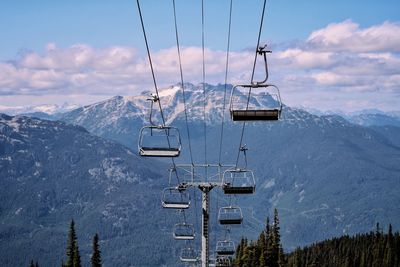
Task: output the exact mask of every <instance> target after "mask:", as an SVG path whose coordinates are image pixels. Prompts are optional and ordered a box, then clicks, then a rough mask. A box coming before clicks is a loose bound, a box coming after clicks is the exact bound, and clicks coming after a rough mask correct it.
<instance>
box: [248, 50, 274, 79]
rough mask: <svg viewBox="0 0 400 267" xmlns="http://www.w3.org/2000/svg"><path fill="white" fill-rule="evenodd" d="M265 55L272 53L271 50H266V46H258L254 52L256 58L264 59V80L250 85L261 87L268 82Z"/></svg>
mask: <svg viewBox="0 0 400 267" xmlns="http://www.w3.org/2000/svg"><path fill="white" fill-rule="evenodd" d="M267 53H272V51H271V50H267V45H264V46H259V47H258V48H257V51H256V58H257V57H258V56H259V55H260V56H262V57H263V59H264V67H265V78H264V80H262V81H260V82H254V81H252V84H256V85H261V84H265V83H266V82H267V80H268V62H267Z"/></svg>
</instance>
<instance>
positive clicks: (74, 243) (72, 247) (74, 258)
mask: <svg viewBox="0 0 400 267" xmlns="http://www.w3.org/2000/svg"><path fill="white" fill-rule="evenodd" d="M66 255H67V261H66V263H64V260H62V261H61V267H82V263H81V256H80V253H79V246H78V239H77V237H76V232H75V222H74V220H71V224H70V226H69V232H68V241H67V251H66ZM90 263H91V266H92V267H101V266H102V263H101V252H100V246H99V235H98V234H95V235H94V237H93V252H92V257H91V259H90ZM29 266H30V267H39V264H38V262H36V264H34V263H33V260H31V263H30V265H29Z"/></svg>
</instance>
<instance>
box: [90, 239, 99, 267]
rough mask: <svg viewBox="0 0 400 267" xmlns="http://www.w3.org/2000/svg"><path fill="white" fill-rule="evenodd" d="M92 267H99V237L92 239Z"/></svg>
mask: <svg viewBox="0 0 400 267" xmlns="http://www.w3.org/2000/svg"><path fill="white" fill-rule="evenodd" d="M91 263H92V267H101V253H100V249H99V235H98V234H97V233H96V234H95V235H94V237H93V254H92V258H91Z"/></svg>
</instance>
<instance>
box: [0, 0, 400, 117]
mask: <svg viewBox="0 0 400 267" xmlns="http://www.w3.org/2000/svg"><path fill="white" fill-rule="evenodd" d="M176 4H177V12H178V23H179V29H180V39H181V44H182V46H184V47H186V48H187V50H186V56H187V57H191V56H192V55H196V53H198V49H195V48H199V47H200V45H201V28H200V27H201V24H200V23H201V17H200V8H201V1H200V0H196V1H195V0H176ZM141 5H142V10H143V15H144V19H145V23H146V29H147V31H148V37H149V41H150V46H151V49H152V51H153V52H154V54H155V62H156V63H157V58H158V60H159V62H160V63H159V65H158V66H160V67H158V70H159V74H158V75H159V77H160V80H161V85H163V86H168V85H170V84H174V83H176V82H177V81H178V80H179V79H178V76H176V78H175V76H173V77H172V78H170V79H167V78H166V77H170V76H171V72H172V70H168V69H167V68H166V67H164V66H163V64H167V63H165V62H173V61H176V58H175V59H174V58H173V57H174V54H173V53H174V52H173V47H174V45H175V43H174V42H175V40H174V32H173V30H174V29H173V24H172V23H173V17H172V1H169V0H142V1H141ZM261 6H262V1H261V0H246V1H245V0H233V24H232V27H233V28H232V40H231V44H232V46H231V47H232V50H233V51H234V52H237V54H236V55H233V58H235V56H236V58H237V60H238V61H240V60H243V59H244V58H246V56H250V54H249V53H248V52H246V51H248V48H253V47H254V44H255V42H256V38H257V30H258V28H257V27H258V20H259V16H260V12H261V10H260V8H261ZM399 10H400V2H399V1H394V0H386V1H385V0H384V1H361V0H353V1H344V0H337V1H320V0H297V1H293V0H292V1H288V0H268V1H267V11H266V12H267V13H266V19H265V23H264V31H263V33H262V39H263V40H264V41H267V42H268V43H269V44H272V47H273V50H274V52H275V51H276V52H277V53H276V54H274V55H273V57H272V59H271V64H270V69H271V75H273V77H271V78H272V79H273V81H274V82H275V83H277V84H280V87H281V90H282V93H283V96H285V95H286V99H287V101H286V102H288V103H289V104H291V105H295V106H309V107H310V108H320V109H340V108H341V107H343V106H344V107H348V108H350V109H352V110H357V109H362V108H370V107H371V106H373V107H375V108H380V109H384V110H395V109H398V108H397V107H396V104H397V106H399V105H398V104H399V90H400V89H396V88H398V87H400V86H399V84H398V82H399V81H400V79H399V78H398V75H397V73H396V72H398V71H397V70H396V68H397V67H398V64H399V63H398V62H399V60H400V59H399V50H398V49H396V48H395V47H396V46H397V45H398V46H400V43H399V41H398V40H397V39H396V37H395V36H397V33H398V32H397V31H398V29H399V28H400V26H399V22H400V12H399ZM228 11H229V1H228V0H205V16H206V28H205V33H206V37H205V38H206V40H205V42H206V47H207V48H208V49H209V55H210V57H213V59H214V61H213V60H212V59H210V60H209V64H210V68H209V71H208V74H209V75H208V77H209V78H210V80H209V82H211V83H216V82H222V81H223V76H222V77H221V75H220V73H218V71H215V72H214V71H213V67H215V69H218V64H217V62H216V61H215V58H216V57H218V56H221V57H222V55H223V53H222V52H223V50H224V49H225V47H226V33H227V21H228ZM329 25H331V26H332V25H336V27H334V26H332V27H330V26H329ZM318 31H320V32H319V34H314V35H313V33H316V32H318ZM0 32H1V33H2V38H1V39H2V41H1V42H0V68H1V69H0V70H1V71H2V73H3V76H1V75H2V74H0V95H1V96H2V97H1V98H0V106H13V105H14V106H21V105H28V104H46V103H47V104H52V103H56V104H60V103H62V102H63V101H68V102H69V103H71V104H78V105H79V104H88V103H91V102H92V101H97V100H100V99H104V98H107V97H108V96H110V95H115V94H126V95H129V94H136V93H138V92H139V91H140V90H144V89H151V83H150V81H146V82H139V81H138V80H140V81H143V80H146V79H149V77H148V74H146V73H145V72H146V68H145V67H143V66H142V65H143V64H145V57H144V42H143V36H142V33H141V28H140V24H139V19H138V12H137V8H136V1H134V0H130V1H127V0H118V1H100V0H96V1H95V0H85V1H77V0H76V1H74V0H69V1H67V0H62V1H61V0H60V1H54V0H53V1H51V0H35V1H22V0H2V1H1V3H0ZM346 34H347V35H346ZM349 34H350V35H351V36H352V38H353V37H354V36H355V37H354V38H353V39H351V38H350V37H349V36H348V35H349ZM334 35H337V36H339V37H338V38H333V39H332V36H334ZM341 35H343V36H342V37H340V36H341ZM356 37H357V38H356ZM369 37H371V38H369ZM368 38H369V39H368ZM385 38H386V39H388V40H389V42H385V43H384V44H380V42H383V41H382V40H383V39H385ZM336 39H337V40H336ZM376 39H377V40H376ZM369 42H370V45H369V46H368V47H364V45H363V44H364V43H369ZM374 43H377V45H376V46H374V45H373V44H374ZM352 44H354V46H356V47H360V49H353V47H352ZM246 53H247V54H246ZM89 54H90V57H91V61H90V62H91V63H90V65H88V64H89V63H87V64H86V63H79V62H78V63H79V64H78V63H76V62H75V63H73V62H72V63H71V64H70V65H68V64H66V63H65V62H66V61H68V60H67V59H69V58H72V57H75V59H76V60H80V59H81V58H82V57H83V56H82V55H85V56H87V55H89ZM115 55H119V61H118V62H111V61H112V60H113V58H115ZM63 57H65V59H64V58H63ZM108 57H110V58H108ZM194 57H195V56H194ZM327 57H328V58H329V62H328V59H327ZM117 58H118V56H117ZM125 59H127V60H128V61H129V62H125V61H124V60H125ZM323 59H326V60H327V62H326V63H325V65H323V64H322V65H321V64H319V65H318V64H316V63H315V62H314V61H318V62H325V61H324V60H323ZM348 59H352V60H353V61H354V64H353V65H352V66H347V68H349V69H357V68H358V67H360V68H359V69H360V71H359V72H361V73H358V74H357V73H353V74H351V75H350V74H348V72H347V71H346V70H345V69H340V68H339V67H340V65H341V64H342V65H343V62H346V60H348ZM57 60H58V61H57ZM169 60H170V61H169ZM49 62H51V64H50V63H49ZM57 62H58V63H57ZM60 62H62V63H63V64H61V63H60ZM85 62H86V61H85ZM107 62H109V63H110V62H111V63H110V65H109V66H111V65H112V67H111V68H113V70H114V72H116V73H117V74H115V76H112V75H111V72H110V73H107V71H105V68H106V66H105V65H106V63H107ZM244 62H246V60H244ZM304 62H308V63H307V64H304ZM357 62H358V63H357ZM196 63H198V62H187V69H188V73H189V74H188V75H186V77H187V79H188V81H189V82H190V81H193V82H198V81H199V79H198V77H197V76H196V75H195V74H194V73H196V71H198V70H197V69H195V68H194V67H193V66H192V65H195V64H196ZM233 63H234V60H233ZM85 64H86V65H85ZM274 64H275V66H274ZM285 64H286V65H285ZM357 64H359V65H357ZM365 64H367V65H368V64H370V65H371V66H370V67H368V68H365V69H363V68H364V66H365ZM374 64H383V65H384V67H383V69H384V70H385V71H383V72H382V70H381V69H379V70H378V69H375V68H374ZM243 65H246V64H243ZM141 67H143V69H140V68H141ZM274 67H275V68H274ZM119 68H121V69H124V68H125V69H129V68H131V69H132V70H136V71H137V72H132V73H134V74H133V75H132V76H135V75H136V77H140V79H136V80H135V79H134V77H132V78H130V79H128V78H127V79H126V80H123V78H121V77H124V78H125V77H127V76H128V75H129V72H124V71H123V70H121V72H118V69H119ZM138 69H139V70H138ZM184 71H185V70H184ZM363 71H365V72H363ZM71 73H73V74H71ZM98 73H102V74H104V75H105V76H102V77H101V78H98V77H99V76H98ZM92 74H93V75H92ZM95 74H96V75H97V76H96V75H95ZM374 74H377V75H378V76H379V77H380V78H381V79H382V80H381V81H379V82H376V84H372V85H371V81H370V80H369V79H370V78H371V76H374ZM140 75H143V76H140ZM146 75H147V76H146ZM246 75H247V76H248V74H246V73H245V66H244V67H243V69H240V68H239V67H233V68H232V74H231V80H230V81H231V82H237V81H239V79H240V77H241V78H246V77H247V76H246ZM91 77H92V78H91ZM93 77H96V79H94V78H93ZM105 77H108V78H105ZM310 77H311V78H310ZM379 77H378V78H379ZM78 80H79V82H77V81H78ZM339 80H340V81H339ZM388 80H389V81H391V83H390V84H387V83H386V81H388ZM101 81H103V83H101ZM335 81H338V82H335ZM352 81H359V84H358V85H357V86H356V85H355V84H354V82H352ZM77 84H78V85H79V86H77ZM363 84H365V86H359V85H363ZM367 84H370V85H371V86H369V87H368V86H367ZM86 86H87V87H86ZM308 86H310V87H312V88H311V89H310V88H306V87H308ZM88 87H91V88H88ZM93 87H96V88H98V90H95V89H94V88H93ZM367 87H368V88H367ZM286 88H287V90H286V91H285V89H286ZM352 103H353V104H352ZM346 105H347V106H346Z"/></svg>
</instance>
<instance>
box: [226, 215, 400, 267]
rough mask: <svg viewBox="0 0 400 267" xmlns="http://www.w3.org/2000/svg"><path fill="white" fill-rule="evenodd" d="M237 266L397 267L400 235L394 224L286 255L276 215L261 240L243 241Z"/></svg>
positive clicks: (399, 254)
mask: <svg viewBox="0 0 400 267" xmlns="http://www.w3.org/2000/svg"><path fill="white" fill-rule="evenodd" d="M233 266H235V267H398V266H400V235H399V232H393V230H392V225H389V228H388V231H387V232H386V233H384V231H383V230H382V228H380V226H379V224H377V227H376V231H371V232H369V233H365V234H357V235H355V236H349V235H344V236H341V237H336V238H332V239H327V240H324V241H321V242H318V243H315V244H313V245H311V246H307V247H304V248H297V249H296V250H295V251H293V252H291V253H287V254H284V253H283V251H282V247H281V245H280V233H279V220H278V218H277V213H276V212H275V216H274V221H273V223H272V224H271V225H270V224H269V220H268V219H267V224H266V227H265V229H264V230H263V231H262V232H261V234H260V236H259V238H258V240H256V241H248V240H247V239H246V238H242V240H241V242H240V244H239V245H238V247H237V249H236V258H235V259H234V260H233Z"/></svg>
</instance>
